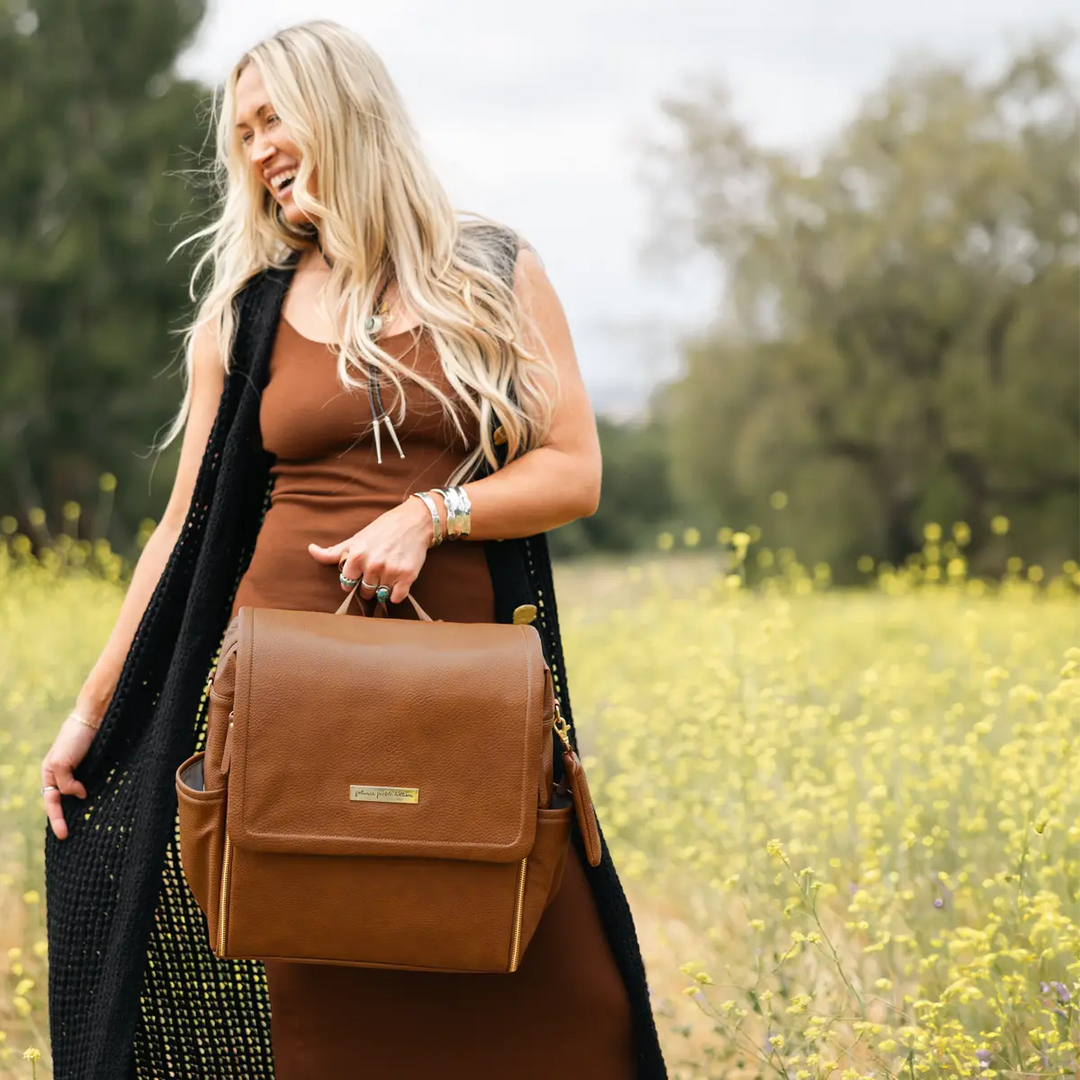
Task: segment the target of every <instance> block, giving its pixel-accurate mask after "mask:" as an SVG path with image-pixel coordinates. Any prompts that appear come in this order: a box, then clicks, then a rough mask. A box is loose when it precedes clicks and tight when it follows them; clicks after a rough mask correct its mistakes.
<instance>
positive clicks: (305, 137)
mask: <svg viewBox="0 0 1080 1080" xmlns="http://www.w3.org/2000/svg"><path fill="white" fill-rule="evenodd" d="M248 64H255V65H256V67H257V68H258V69H259V72H260V74H261V75H262V79H263V83H264V85H265V87H266V90H267V94H268V95H269V97H270V99H271V101H272V102H273V106H274V111H275V112H276V113H277V114H278V116H279V117H280V118H281V119H282V120H283V121H284V123H285V124H286V126H287V127H288V129H289V131H290V134H291V135H292V137H293V139H294V141H295V142H296V144H297V146H298V147H299V148H300V151H301V160H300V166H299V170H298V175H297V177H296V180H295V181H294V182H293V199H294V200H295V202H296V204H297V205H298V206H299V207H300V208H301V209H302V210H303V211H304V212H305V213H306V214H307V215H309V216H310V217H315V218H318V221H319V237H320V239H321V241H322V244H323V247H324V248H327V249H329V250H330V251H331V252H333V255H334V260H333V262H334V265H333V268H332V270H331V273H330V275H329V278H328V280H327V283H326V286H325V288H324V292H323V304H324V306H323V310H324V313H325V314H326V315H327V316H328V317H329V320H330V322H331V324H332V325H334V326H338V325H340V326H342V328H343V333H342V340H341V342H340V343H339V344H340V351H339V353H338V364H337V373H338V378H339V379H340V381H341V383H342V384H343V385H344V386H346V387H350V388H359V389H364V388H366V386H367V379H366V367H365V364H370V365H371V366H372V367H374V368H375V369H377V370H378V371H379V372H380V373H383V374H385V375H386V376H387V377H388V378H389V379H390V381H391V382H392V383H393V385H394V387H395V388H396V390H397V391H398V407H397V410H396V414H395V413H391V419H392V420H393V421H394V422H395V423H396V424H400V422H401V420H402V418H403V417H404V415H405V400H404V394H403V392H402V389H403V388H402V382H401V380H402V378H403V377H407V378H411V379H412V380H413V381H414V382H416V383H418V384H419V385H420V386H422V387H423V388H424V389H426V390H427V391H428V392H430V393H431V394H433V395H434V396H435V397H436V398H437V399H438V400H439V401H440V403H441V404H442V406H443V408H444V410H445V411H446V412H447V414H448V415H449V416H450V417H451V418H452V420H453V423H454V425H455V427H456V429H457V431H458V433H459V435H460V436H461V438H462V442H463V448H464V449H469V450H470V451H471V452H470V453H469V454H468V456H467V457H466V458H465V459H464V460H463V461H462V462H461V464H460V465H459V467H458V468H456V469H455V470H454V472H453V473H452V474H451V475H450V476H449V477H448V479H447V480H446V483H447V484H448V485H450V484H456V483H461V482H462V481H463V480H464V479H467V478H468V477H469V476H471V475H472V473H473V471H474V469H475V468H476V467H477V466H478V465H479V464H480V461H481V460H482V459H484V458H486V459H487V461H488V462H489V463H490V464H491V465H492V467H493V468H495V467H497V461H496V458H495V453H494V448H493V446H492V444H491V426H492V425H491V415H492V410H494V412H495V414H496V415H497V416H498V419H499V423H500V424H501V426H502V428H503V431H504V432H505V434H506V439H507V458H506V460H507V461H510V460H512V459H513V458H515V457H517V456H519V455H520V454H522V453H524V452H525V451H526V450H528V449H531V448H532V447H534V446H537V445H539V444H540V443H541V442H542V441H543V439H544V438H545V436H546V434H547V432H548V430H549V427H550V423H551V412H552V399H551V397H550V396H549V395H548V393H547V392H546V390H545V388H544V386H543V384H542V381H541V378H540V377H539V376H540V375H541V373H543V374H547V375H548V376H549V377H550V379H551V380H552V382H553V384H554V386H555V387H557V386H558V373H557V370H556V368H555V365H554V363H553V362H552V361H551V357H550V355H549V354H548V352H547V350H546V348H544V346H543V341H542V338H540V336H539V335H536V337H535V340H537V341H539V342H540V347H541V349H542V351H543V353H544V355H543V356H542V357H541V356H537V355H535V354H534V353H533V352H531V351H529V349H528V348H527V347H526V346H525V344H524V342H523V339H522V329H523V325H524V321H525V319H526V318H527V315H526V313H525V312H524V311H523V310H522V308H521V305H520V303H519V302H518V298H517V296H516V294H515V293H514V291H513V289H512V287H510V286H509V285H508V284H507V283H506V281H505V280H504V278H503V276H502V274H501V273H500V265H499V261H500V241H499V239H498V231H499V230H500V229H505V227H504V226H502V225H501V224H500V223H498V222H495V221H493V220H492V219H491V218H487V217H485V216H484V215H480V214H475V213H473V214H471V215H470V216H471V217H472V218H474V219H476V220H473V221H467V220H466V221H462V220H459V218H458V216H457V213H456V212H455V210H454V209H453V208H452V206H451V205H450V202H449V200H448V198H447V195H446V193H445V191H444V189H443V186H442V184H441V183H440V182H439V180H438V178H437V177H436V175H435V173H434V171H433V170H432V168H431V165H430V164H429V162H428V160H427V158H426V157H425V155H424V154H423V152H422V150H421V148H420V146H419V140H418V137H417V134H416V132H415V130H414V128H413V126H412V123H411V121H410V119H409V117H408V115H407V114H406V111H405V108H404V105H403V103H402V100H401V98H400V96H399V94H398V91H397V88H396V87H395V85H394V83H393V82H392V80H391V79H390V76H389V74H388V72H387V70H386V68H385V66H384V64H383V62H382V60H381V59H380V58H379V57H378V55H377V54H376V53H375V52H374V50H373V49H372V48H371V47H370V45H368V43H367V42H366V41H364V39H363V38H361V37H360V36H359V35H358V34H355V33H354V32H352V31H350V30H348V29H346V28H345V27H342V26H340V25H338V24H337V23H333V22H329V21H326V20H319V21H315V22H308V23H303V24H301V25H298V26H292V27H289V28H287V29H285V30H282V31H280V32H279V33H276V34H274V35H273V36H272V37H269V38H267V39H265V40H264V41H261V42H260V43H259V44H257V45H256V46H255V47H254V48H252V49H249V50H248V52H246V53H245V54H244V56H243V57H241V59H240V60H239V61H238V63H237V64H236V65H235V66H234V68H233V69H232V71H231V73H230V75H229V77H228V78H227V79H226V81H225V84H224V86H223V87H222V88H220V92H219V93H216V94H215V98H214V113H215V117H216V160H215V163H214V165H213V168H212V171H213V174H214V179H215V182H216V183H215V187H216V194H217V198H218V205H219V207H220V212H219V213H218V215H217V217H216V220H214V222H213V223H212V224H211V225H209V226H208V227H207V228H205V229H201V230H199V231H198V232H196V233H195V234H194V235H192V236H190V237H188V238H187V239H186V240H184V241H182V242H181V245H179V246H183V244H186V243H191V242H194V241H198V240H205V241H207V246H206V250H205V251H204V253H203V254H202V255H201V257H200V258H199V259H198V261H197V262H196V264H195V267H194V270H193V271H192V276H191V284H190V295H191V299H192V300H193V301H197V297H196V282H197V280H198V278H199V276H200V274H201V273H202V272H203V270H204V268H205V267H206V266H207V265H209V266H210V267H211V268H212V271H213V274H212V281H211V283H210V286H209V288H208V289H207V290H206V292H205V294H204V295H203V297H202V299H201V300H199V301H197V308H196V313H195V316H194V318H193V320H192V322H191V324H190V325H189V326H187V327H186V328H185V329H184V330H183V331H182V333H183V334H184V351H185V357H186V365H185V374H186V388H185V394H184V401H183V403H182V405H181V407H180V411H179V413H178V415H177V416H176V418H175V419H174V420H173V422H172V425H171V427H170V429H169V432H168V434H167V435H166V438H165V440H164V442H163V443H162V444H161V446H162V447H164V446H167V445H168V444H169V443H170V442H171V441H172V440H173V439H174V438H175V437H176V436H177V434H179V432H180V430H181V429H182V428H183V426H184V423H185V422H186V419H187V416H188V413H189V411H190V403H191V383H192V379H191V374H192V363H193V361H192V347H193V342H194V338H195V335H196V332H197V330H198V329H199V327H201V326H202V325H203V324H206V323H210V324H211V325H212V326H214V327H215V328H216V334H217V342H218V347H219V350H220V354H221V356H222V358H223V363H224V366H225V370H226V372H227V371H228V370H229V368H230V354H231V351H232V342H233V337H234V334H235V326H234V322H235V320H234V318H233V303H232V301H233V298H234V297H235V295H236V294H237V293H238V292H239V291H240V289H241V288H242V287H243V286H244V284H245V283H246V282H247V281H248V280H249V279H250V278H251V277H252V275H254V274H256V273H258V272H259V271H261V270H263V269H266V268H268V267H284V266H285V265H286V264H287V263H288V262H289V261H290V260H291V258H292V257H293V256H294V254H295V253H296V252H298V251H300V250H302V249H303V248H305V247H310V246H311V244H312V238H313V235H314V232H313V230H311V231H304V230H303V229H297V228H296V227H295V226H294V225H292V224H290V223H289V222H288V221H287V220H286V219H285V218H284V216H283V215H281V214H280V213H279V211H278V207H277V203H276V202H275V201H274V199H273V198H272V196H271V195H270V193H269V191H267V189H266V187H265V185H264V184H263V183H262V182H261V181H260V180H259V179H258V177H257V176H256V175H255V172H254V170H253V169H252V168H251V165H250V163H249V161H248V160H247V156H246V154H245V152H244V149H243V146H242V144H241V142H240V140H239V136H238V135H237V133H236V129H235V115H234V114H235V108H236V93H235V91H236V83H237V80H238V79H239V77H240V74H241V73H242V71H243V70H244V68H245V67H246V66H247V65H248ZM313 169H317V170H318V180H319V195H318V198H315V197H313V196H312V195H311V194H310V193H309V192H308V191H307V186H308V182H309V179H310V177H311V173H312V170H313ZM510 232H511V234H512V235H513V236H514V237H515V238H516V239H517V241H518V243H520V244H522V245H524V246H526V247H528V246H529V245H528V244H527V243H525V241H523V240H522V239H521V238H520V236H518V235H517V233H516V232H513V231H512V230H510ZM502 257H503V258H504V259H505V256H502ZM510 258H511V260H512V259H513V255H511V256H510ZM387 263H389V266H390V267H392V269H393V272H394V275H395V277H396V278H397V282H398V288H399V291H400V294H401V298H402V300H403V301H404V302H405V303H406V304H407V305H408V307H409V308H411V309H412V310H413V311H415V312H417V313H418V315H419V317H420V320H421V323H422V325H423V328H424V329H425V330H426V332H427V333H428V335H429V336H430V338H431V341H432V343H433V345H434V348H435V350H436V351H437V353H438V357H439V360H440V363H441V366H442V369H443V371H444V372H445V374H446V378H447V381H448V382H449V383H450V385H451V387H452V388H453V389H454V390H455V391H456V394H455V395H454V396H453V398H452V399H451V398H450V397H448V396H447V395H446V394H444V393H443V392H442V391H441V390H440V389H439V387H437V386H436V385H434V384H433V383H431V382H430V381H429V380H427V379H425V378H423V377H422V376H420V375H419V374H418V373H417V372H415V371H413V370H411V369H410V368H409V367H407V366H406V365H404V364H402V363H401V362H400V361H399V360H397V359H395V358H394V357H393V356H392V355H391V354H390V353H388V352H386V351H385V350H384V349H382V348H380V346H379V345H378V344H377V343H376V342H375V341H373V340H372V338H370V337H369V336H368V334H367V333H366V332H365V330H364V320H365V318H366V316H367V315H368V314H369V313H370V312H371V311H372V310H373V308H374V305H375V300H376V289H377V288H378V287H379V283H380V278H381V277H382V274H383V271H384V270H385V268H386V266H387ZM511 267H512V262H511ZM506 269H509V267H506ZM511 386H512V390H511ZM511 393H512V394H513V396H511ZM460 408H466V409H468V410H469V411H470V412H471V413H472V414H473V415H474V416H475V417H476V418H477V420H478V421H479V432H480V444H479V445H478V446H475V447H472V448H469V447H468V440H467V438H466V434H465V431H464V429H463V426H462V423H461V418H460V416H459V415H458V409H460Z"/></svg>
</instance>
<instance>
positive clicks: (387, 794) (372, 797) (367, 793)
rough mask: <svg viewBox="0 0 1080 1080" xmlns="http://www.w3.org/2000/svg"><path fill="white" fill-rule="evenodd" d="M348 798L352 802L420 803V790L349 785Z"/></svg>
mask: <svg viewBox="0 0 1080 1080" xmlns="http://www.w3.org/2000/svg"><path fill="white" fill-rule="evenodd" d="M349 798H350V799H352V800H353V802H396V803H414V802H419V801H420V789H419V788H415V787H376V786H373V785H371V784H350V785H349Z"/></svg>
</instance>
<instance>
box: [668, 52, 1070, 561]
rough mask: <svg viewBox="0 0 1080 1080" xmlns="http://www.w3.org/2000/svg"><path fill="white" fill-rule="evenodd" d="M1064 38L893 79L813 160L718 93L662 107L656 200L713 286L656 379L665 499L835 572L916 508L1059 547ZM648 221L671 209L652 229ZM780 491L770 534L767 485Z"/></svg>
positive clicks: (1064, 545)
mask: <svg viewBox="0 0 1080 1080" xmlns="http://www.w3.org/2000/svg"><path fill="white" fill-rule="evenodd" d="M1067 58H1068V54H1067V52H1066V46H1065V45H1064V44H1060V43H1059V44H1055V45H1053V46H1045V47H1043V46H1036V47H1033V48H1031V49H1029V50H1028V51H1027V52H1024V53H1022V54H1019V55H1017V56H1016V57H1015V58H1014V60H1013V62H1012V63H1011V65H1010V66H1009V68H1008V70H1007V71H1005V72H1004V74H1002V75H999V76H997V77H994V78H990V79H987V80H980V79H979V78H977V77H976V76H975V75H974V74H972V73H971V72H970V71H968V70H965V69H963V68H957V67H949V66H938V67H935V66H926V67H924V68H922V69H919V68H912V67H911V65H910V64H909V65H907V66H905V67H904V68H903V69H901V70H899V71H898V72H897V73H896V74H895V75H894V76H893V77H892V78H890V79H889V80H888V81H887V82H886V83H885V85H884V86H883V87H882V88H881V89H880V90H879V91H878V92H877V93H875V94H873V95H871V96H870V97H868V98H867V100H866V101H865V102H864V104H863V106H862V109H861V111H860V113H859V115H858V116H856V117H855V119H854V120H853V121H852V122H851V123H850V124H849V125H848V126H847V127H845V128H844V129H843V130H842V131H839V132H838V133H837V134H836V135H835V137H834V138H833V139H832V140H831V141H830V142H829V143H828V145H826V146H825V147H824V148H823V149H822V151H821V153H820V156H819V157H818V158H817V160H815V161H813V162H811V163H807V162H806V161H805V160H801V159H798V158H796V156H794V155H788V154H782V153H777V152H775V151H772V150H766V149H764V148H762V147H759V146H756V145H754V144H753V142H752V141H751V140H750V138H749V137H748V135H747V134H746V132H745V131H744V130H743V129H742V128H741V127H740V126H739V124H738V123H737V122H736V121H735V120H734V119H733V118H732V116H731V111H730V107H729V102H728V100H727V96H726V95H725V94H724V93H723V92H722V91H719V90H717V91H715V92H712V93H711V94H709V95H706V96H704V97H703V98H702V99H701V100H698V101H681V102H669V103H667V104H666V106H665V108H666V112H667V114H668V116H669V117H670V119H671V120H672V121H673V123H674V125H675V128H676V129H677V137H676V139H677V141H676V145H675V146H674V147H668V148H667V150H666V153H667V160H668V169H669V172H670V174H671V175H670V176H668V177H666V182H665V184H664V191H665V192H666V193H667V196H668V197H672V198H681V199H683V200H688V202H689V205H690V207H691V218H690V221H689V226H690V229H691V230H692V233H693V235H694V237H695V239H696V240H697V241H698V242H699V243H700V244H701V245H702V246H703V247H704V248H705V249H706V250H707V251H709V252H711V253H712V254H713V255H714V256H715V257H716V258H717V259H718V260H719V261H720V262H721V263H722V264H723V266H724V269H725V272H726V275H727V280H728V282H729V285H730V289H729V304H728V307H727V310H726V311H725V312H724V316H725V318H724V319H723V321H722V323H721V329H720V330H718V331H714V332H712V333H710V334H706V335H703V336H702V337H701V338H700V339H699V340H698V341H697V342H696V343H695V344H694V345H693V347H692V348H691V349H690V350H689V353H688V356H687V373H686V376H685V378H684V380H683V381H682V382H681V384H680V385H679V386H677V387H676V388H675V389H674V391H673V401H674V403H675V408H676V411H677V413H678V415H679V421H678V422H676V423H674V424H673V425H672V434H673V439H672V454H673V465H674V470H673V471H674V475H675V476H676V477H677V478H678V485H679V486H678V494H679V495H680V496H681V497H683V498H688V497H693V498H699V499H701V500H702V501H703V502H704V503H706V504H708V505H710V506H713V507H715V508H717V510H718V511H719V512H720V513H721V514H722V515H723V516H724V517H725V519H726V520H728V521H732V522H735V523H738V522H742V521H749V520H761V521H762V522H763V524H764V523H765V521H769V522H770V525H769V526H768V531H767V538H768V539H769V541H770V542H773V543H777V544H785V543H792V542H794V541H795V540H796V539H797V540H798V541H799V544H800V549H801V550H802V551H803V552H804V554H806V555H807V556H808V557H809V558H812V559H823V560H826V561H829V562H832V563H834V564H840V565H848V564H850V563H852V562H853V561H854V558H855V557H857V555H859V554H860V553H863V552H865V553H868V554H870V555H872V556H874V557H875V558H877V559H887V560H889V561H890V562H892V563H893V564H894V565H901V564H903V563H904V561H905V560H906V559H907V558H908V557H909V556H910V554H911V553H912V552H914V551H916V550H917V549H918V547H919V545H920V542H921V540H920V534H921V526H922V524H923V523H925V522H926V521H928V520H942V519H945V520H950V519H958V520H962V521H965V522H967V523H968V525H969V526H970V528H971V533H972V536H971V545H970V552H969V553H970V555H971V557H972V559H973V562H974V564H975V565H976V567H977V568H981V569H984V570H990V569H993V568H998V569H1000V566H1001V564H1002V562H1003V560H1004V551H1003V549H1001V548H1000V546H999V545H996V544H995V541H994V536H993V534H992V530H991V528H990V522H991V520H992V518H993V517H994V515H996V514H1006V515H1008V516H1009V517H1010V518H1011V519H1013V520H1014V521H1015V522H1016V523H1017V533H1019V534H1021V535H1023V536H1024V537H1025V542H1026V547H1025V550H1024V551H1023V552H1021V553H1020V554H1022V555H1024V556H1025V557H1027V558H1029V559H1033V560H1034V559H1041V560H1043V561H1053V560H1059V559H1062V558H1065V557H1067V556H1069V555H1073V554H1075V552H1076V550H1077V548H1076V544H1077V518H1078V513H1080V506H1078V488H1080V476H1078V472H1077V446H1078V440H1080V413H1078V395H1080V378H1078V370H1080V369H1078V364H1077V342H1078V337H1080V319H1078V307H1077V303H1076V300H1077V295H1078V287H1080V275H1078V261H1080V246H1078V238H1080V233H1078V224H1080V218H1078V214H1077V206H1078V171H1077V158H1076V150H1077V135H1078V115H1080V107H1078V99H1077V93H1076V89H1075V87H1074V86H1073V84H1072V83H1071V81H1070V78H1069V76H1068V74H1067V72H1066V60H1067ZM665 224H666V225H669V224H670V223H669V222H665ZM776 491H783V492H785V493H786V494H787V495H788V498H789V501H788V507H787V509H786V510H785V513H784V515H783V521H782V522H778V524H777V528H776V529H773V527H772V525H771V522H772V520H775V519H772V518H770V516H769V511H768V504H769V500H770V498H771V496H772V494H773V493H774V492H776Z"/></svg>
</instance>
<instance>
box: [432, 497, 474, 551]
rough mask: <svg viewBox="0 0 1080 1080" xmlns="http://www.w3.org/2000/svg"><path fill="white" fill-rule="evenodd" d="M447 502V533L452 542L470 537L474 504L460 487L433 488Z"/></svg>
mask: <svg viewBox="0 0 1080 1080" xmlns="http://www.w3.org/2000/svg"><path fill="white" fill-rule="evenodd" d="M432 490H434V491H437V492H438V493H439V494H440V495H441V496H442V497H443V498H444V499H445V500H446V513H447V518H446V533H447V536H448V537H449V538H450V539H451V540H456V539H458V538H459V537H462V536H468V535H469V529H470V528H471V526H472V504H471V503H470V502H469V496H468V494H467V492H466V491H465V489H464V488H463V487H461V486H460V485H458V486H456V487H452V488H433V489H432Z"/></svg>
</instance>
